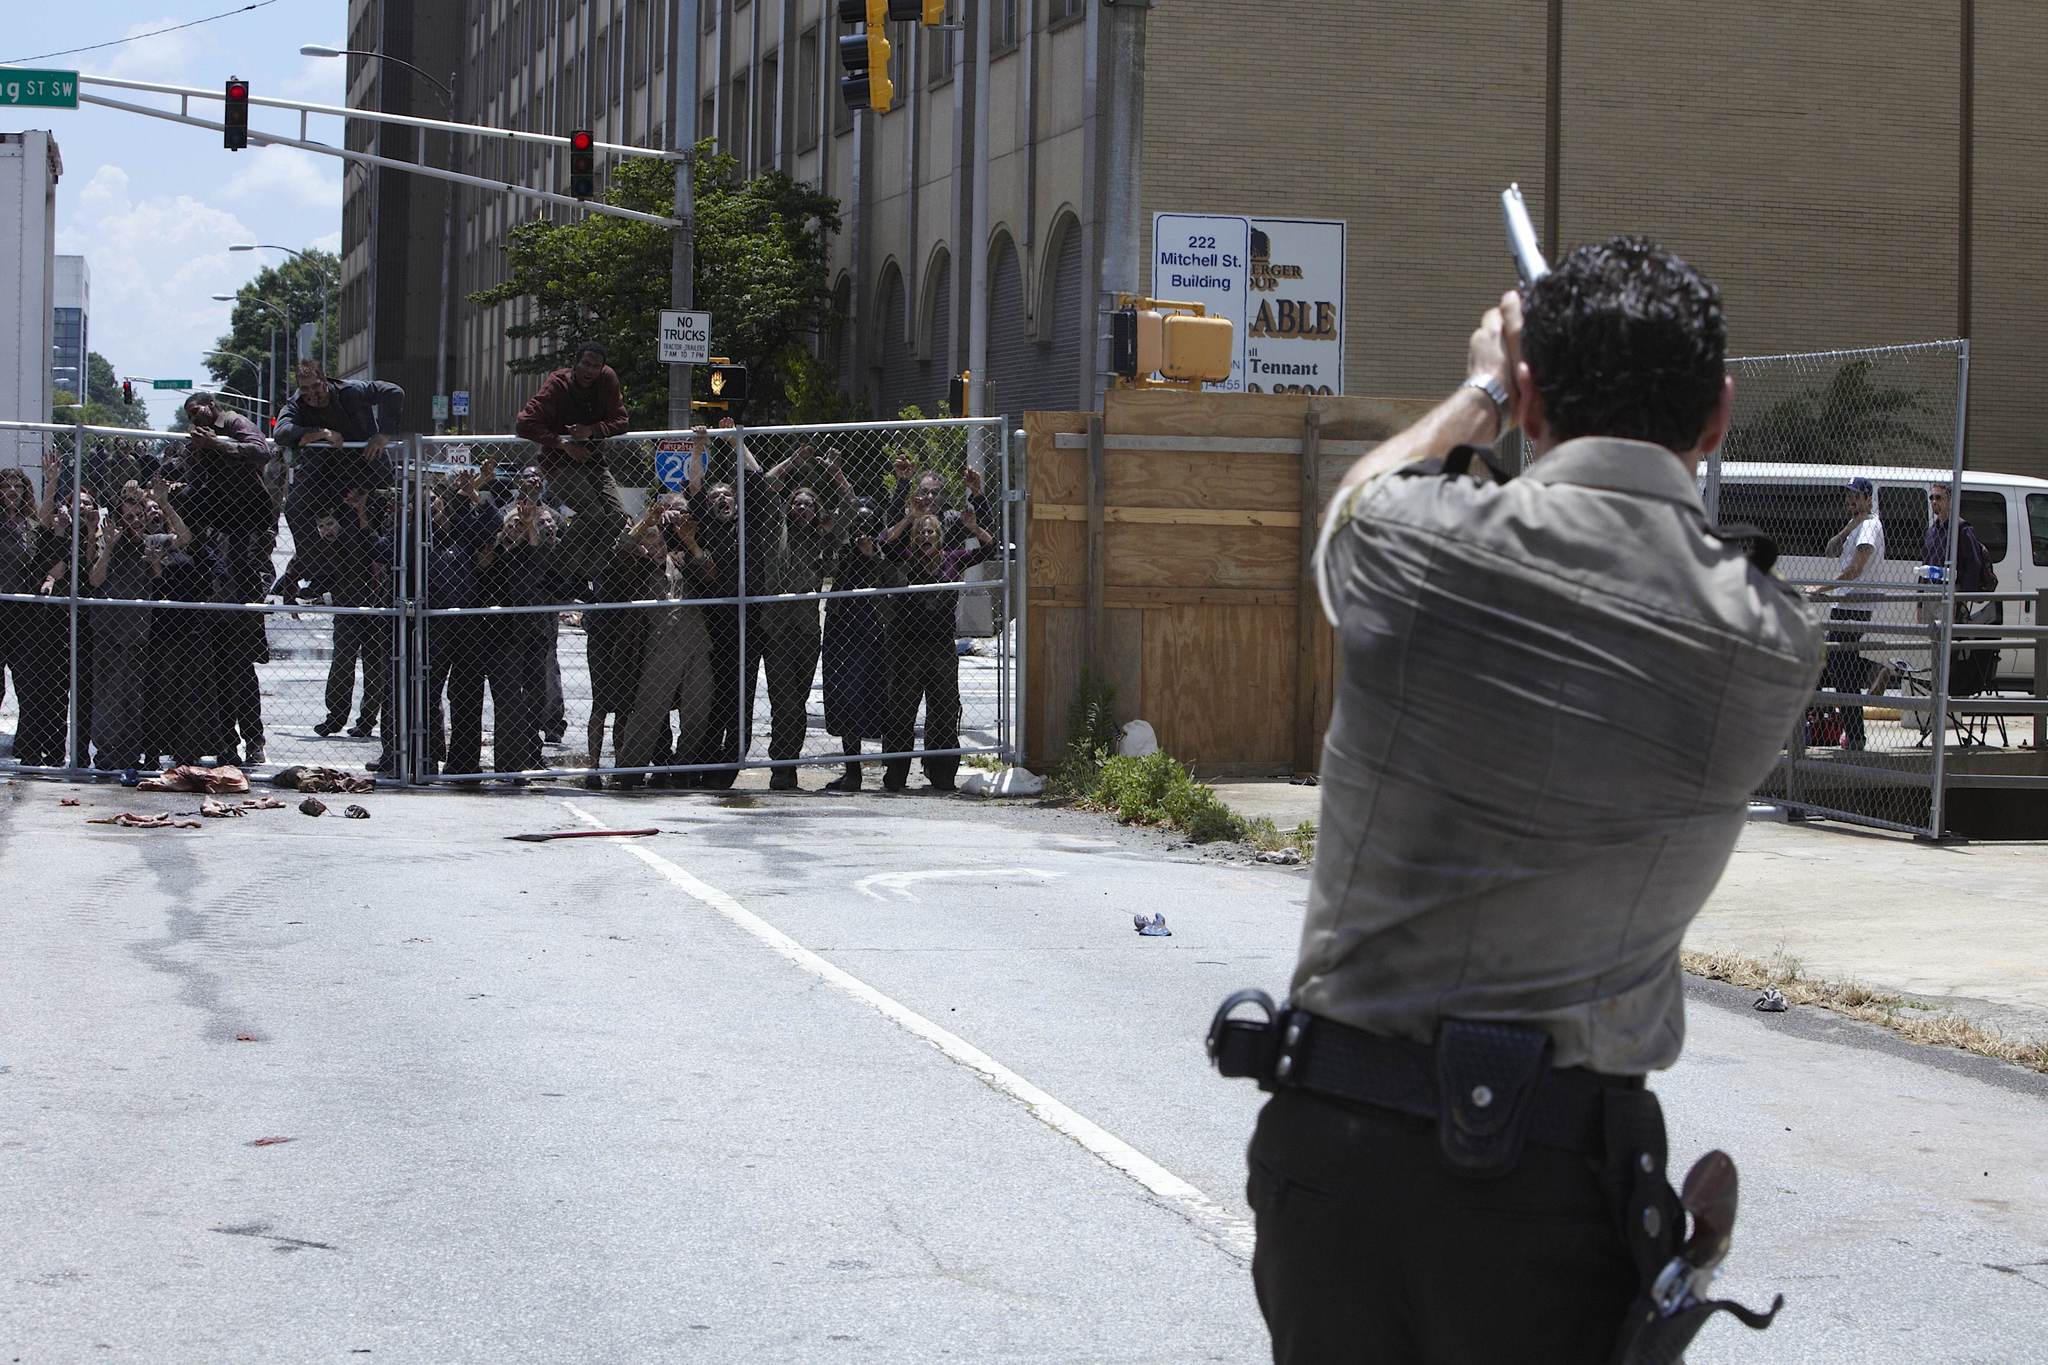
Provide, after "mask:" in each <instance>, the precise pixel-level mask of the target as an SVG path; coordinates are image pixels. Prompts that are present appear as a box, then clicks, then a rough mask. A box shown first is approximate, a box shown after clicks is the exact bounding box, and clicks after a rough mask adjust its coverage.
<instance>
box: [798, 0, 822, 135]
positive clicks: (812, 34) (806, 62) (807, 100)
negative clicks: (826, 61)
mask: <svg viewBox="0 0 2048 1365" xmlns="http://www.w3.org/2000/svg"><path fill="white" fill-rule="evenodd" d="M819 74H820V73H819V71H818V26H817V25H816V24H813V25H811V26H810V27H809V28H807V29H805V30H804V33H803V36H802V37H800V38H798V39H797V42H796V149H797V150H798V151H800V152H808V151H810V150H811V148H813V147H815V146H817V145H818V134H819V128H818V77H819Z"/></svg>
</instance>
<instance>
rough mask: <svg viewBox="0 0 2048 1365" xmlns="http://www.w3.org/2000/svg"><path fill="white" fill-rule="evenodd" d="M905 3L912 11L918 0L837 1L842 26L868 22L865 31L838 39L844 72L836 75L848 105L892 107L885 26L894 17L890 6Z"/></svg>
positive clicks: (883, 111) (893, 98) (876, 108)
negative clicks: (839, 75) (838, 75)
mask: <svg viewBox="0 0 2048 1365" xmlns="http://www.w3.org/2000/svg"><path fill="white" fill-rule="evenodd" d="M904 3H908V4H909V5H910V7H911V9H912V10H913V11H915V10H916V9H917V6H918V3H919V0H839V22H840V24H841V25H842V26H844V27H851V26H853V25H855V24H866V25H867V32H865V33H848V34H846V35H844V36H842V37H841V38H840V40H839V65H840V66H841V67H842V68H843V69H844V71H845V74H844V75H842V76H841V77H840V78H839V93H840V94H841V95H843V96H845V97H846V107H847V108H849V109H852V110H856V111H858V110H861V109H872V110H874V111H875V112H876V113H878V114H886V113H888V112H889V111H890V110H891V109H892V108H894V107H895V104H896V86H895V83H894V82H892V81H891V80H890V79H889V51H890V49H889V35H888V32H887V30H886V28H885V25H886V23H887V21H888V20H889V19H890V18H892V17H894V16H893V15H892V14H891V13H890V11H891V9H892V8H893V7H895V6H897V5H901V4H904ZM913 17H915V15H914V14H913Z"/></svg>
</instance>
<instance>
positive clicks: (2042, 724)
mask: <svg viewBox="0 0 2048 1365" xmlns="http://www.w3.org/2000/svg"><path fill="white" fill-rule="evenodd" d="M2015 605H2017V604H2015ZM2042 626H2048V588H2038V589H2036V590H2035V592H2034V628H2035V629H2036V630H2039V629H2040V628H2041V627H2042ZM2033 646H2034V700H2036V701H2043V700H2048V639H2043V638H2042V637H2041V636H2039V635H2036V636H2034V637H2033ZM2044 745H2048V715H2042V714H2041V713H2039V712H2036V713H2035V715H2034V748H2035V749H2036V750H2039V749H2041V748H2043V747H2044Z"/></svg>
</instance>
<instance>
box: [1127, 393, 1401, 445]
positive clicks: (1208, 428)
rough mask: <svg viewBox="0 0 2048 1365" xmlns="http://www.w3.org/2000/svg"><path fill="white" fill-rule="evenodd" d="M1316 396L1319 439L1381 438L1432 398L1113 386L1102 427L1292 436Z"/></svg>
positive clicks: (1201, 434) (1148, 433)
mask: <svg viewBox="0 0 2048 1365" xmlns="http://www.w3.org/2000/svg"><path fill="white" fill-rule="evenodd" d="M1310 401H1314V402H1315V403H1316V404H1317V405H1318V406H1319V407H1320V408H1321V409H1322V412H1323V442H1324V444H1325V445H1328V444H1329V443H1330V442H1331V441H1383V440H1385V439H1386V438H1387V437H1389V436H1391V435H1393V434H1394V433H1395V432H1397V431H1399V430H1401V429H1402V428H1403V427H1406V426H1408V425H1409V424H1410V423H1412V422H1414V421H1415V420H1416V419H1417V418H1418V417H1420V416H1422V414H1423V413H1425V412H1428V411H1429V409H1430V408H1431V407H1432V406H1433V405H1434V404H1435V402H1436V401H1437V400H1436V399H1433V398H1430V399H1418V398H1351V397H1317V398H1314V399H1313V400H1311V398H1310V396H1309V395H1306V394H1291V393H1289V394H1280V393H1266V394H1260V393H1177V392H1172V391H1168V390H1156V391H1152V392H1144V391H1140V390H1135V389H1112V390H1110V392H1109V393H1108V394H1106V395H1104V402H1103V417H1104V424H1105V429H1106V430H1107V431H1109V432H1110V433H1112V434H1116V435H1125V434H1129V435H1141V436H1197V437H1212V436H1249V437H1252V438H1254V439H1268V440H1271V439H1296V438H1298V436H1299V434H1300V431H1301V418H1302V414H1303V413H1304V412H1306V411H1307V410H1308V405H1309V403H1310Z"/></svg>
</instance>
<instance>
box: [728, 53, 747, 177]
mask: <svg viewBox="0 0 2048 1365" xmlns="http://www.w3.org/2000/svg"><path fill="white" fill-rule="evenodd" d="M747 108H748V106H747V78H746V77H745V76H736V77H734V78H733V83H732V146H731V147H729V148H727V149H726V150H727V151H729V152H731V153H732V159H733V161H734V162H736V163H737V164H738V167H739V173H740V175H741V177H742V178H744V177H745V176H746V174H747V167H748V166H749V165H750V164H751V163H750V162H749V161H748V160H747V155H748V153H749V152H751V151H752V150H753V149H752V148H751V147H749V146H747Z"/></svg>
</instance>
